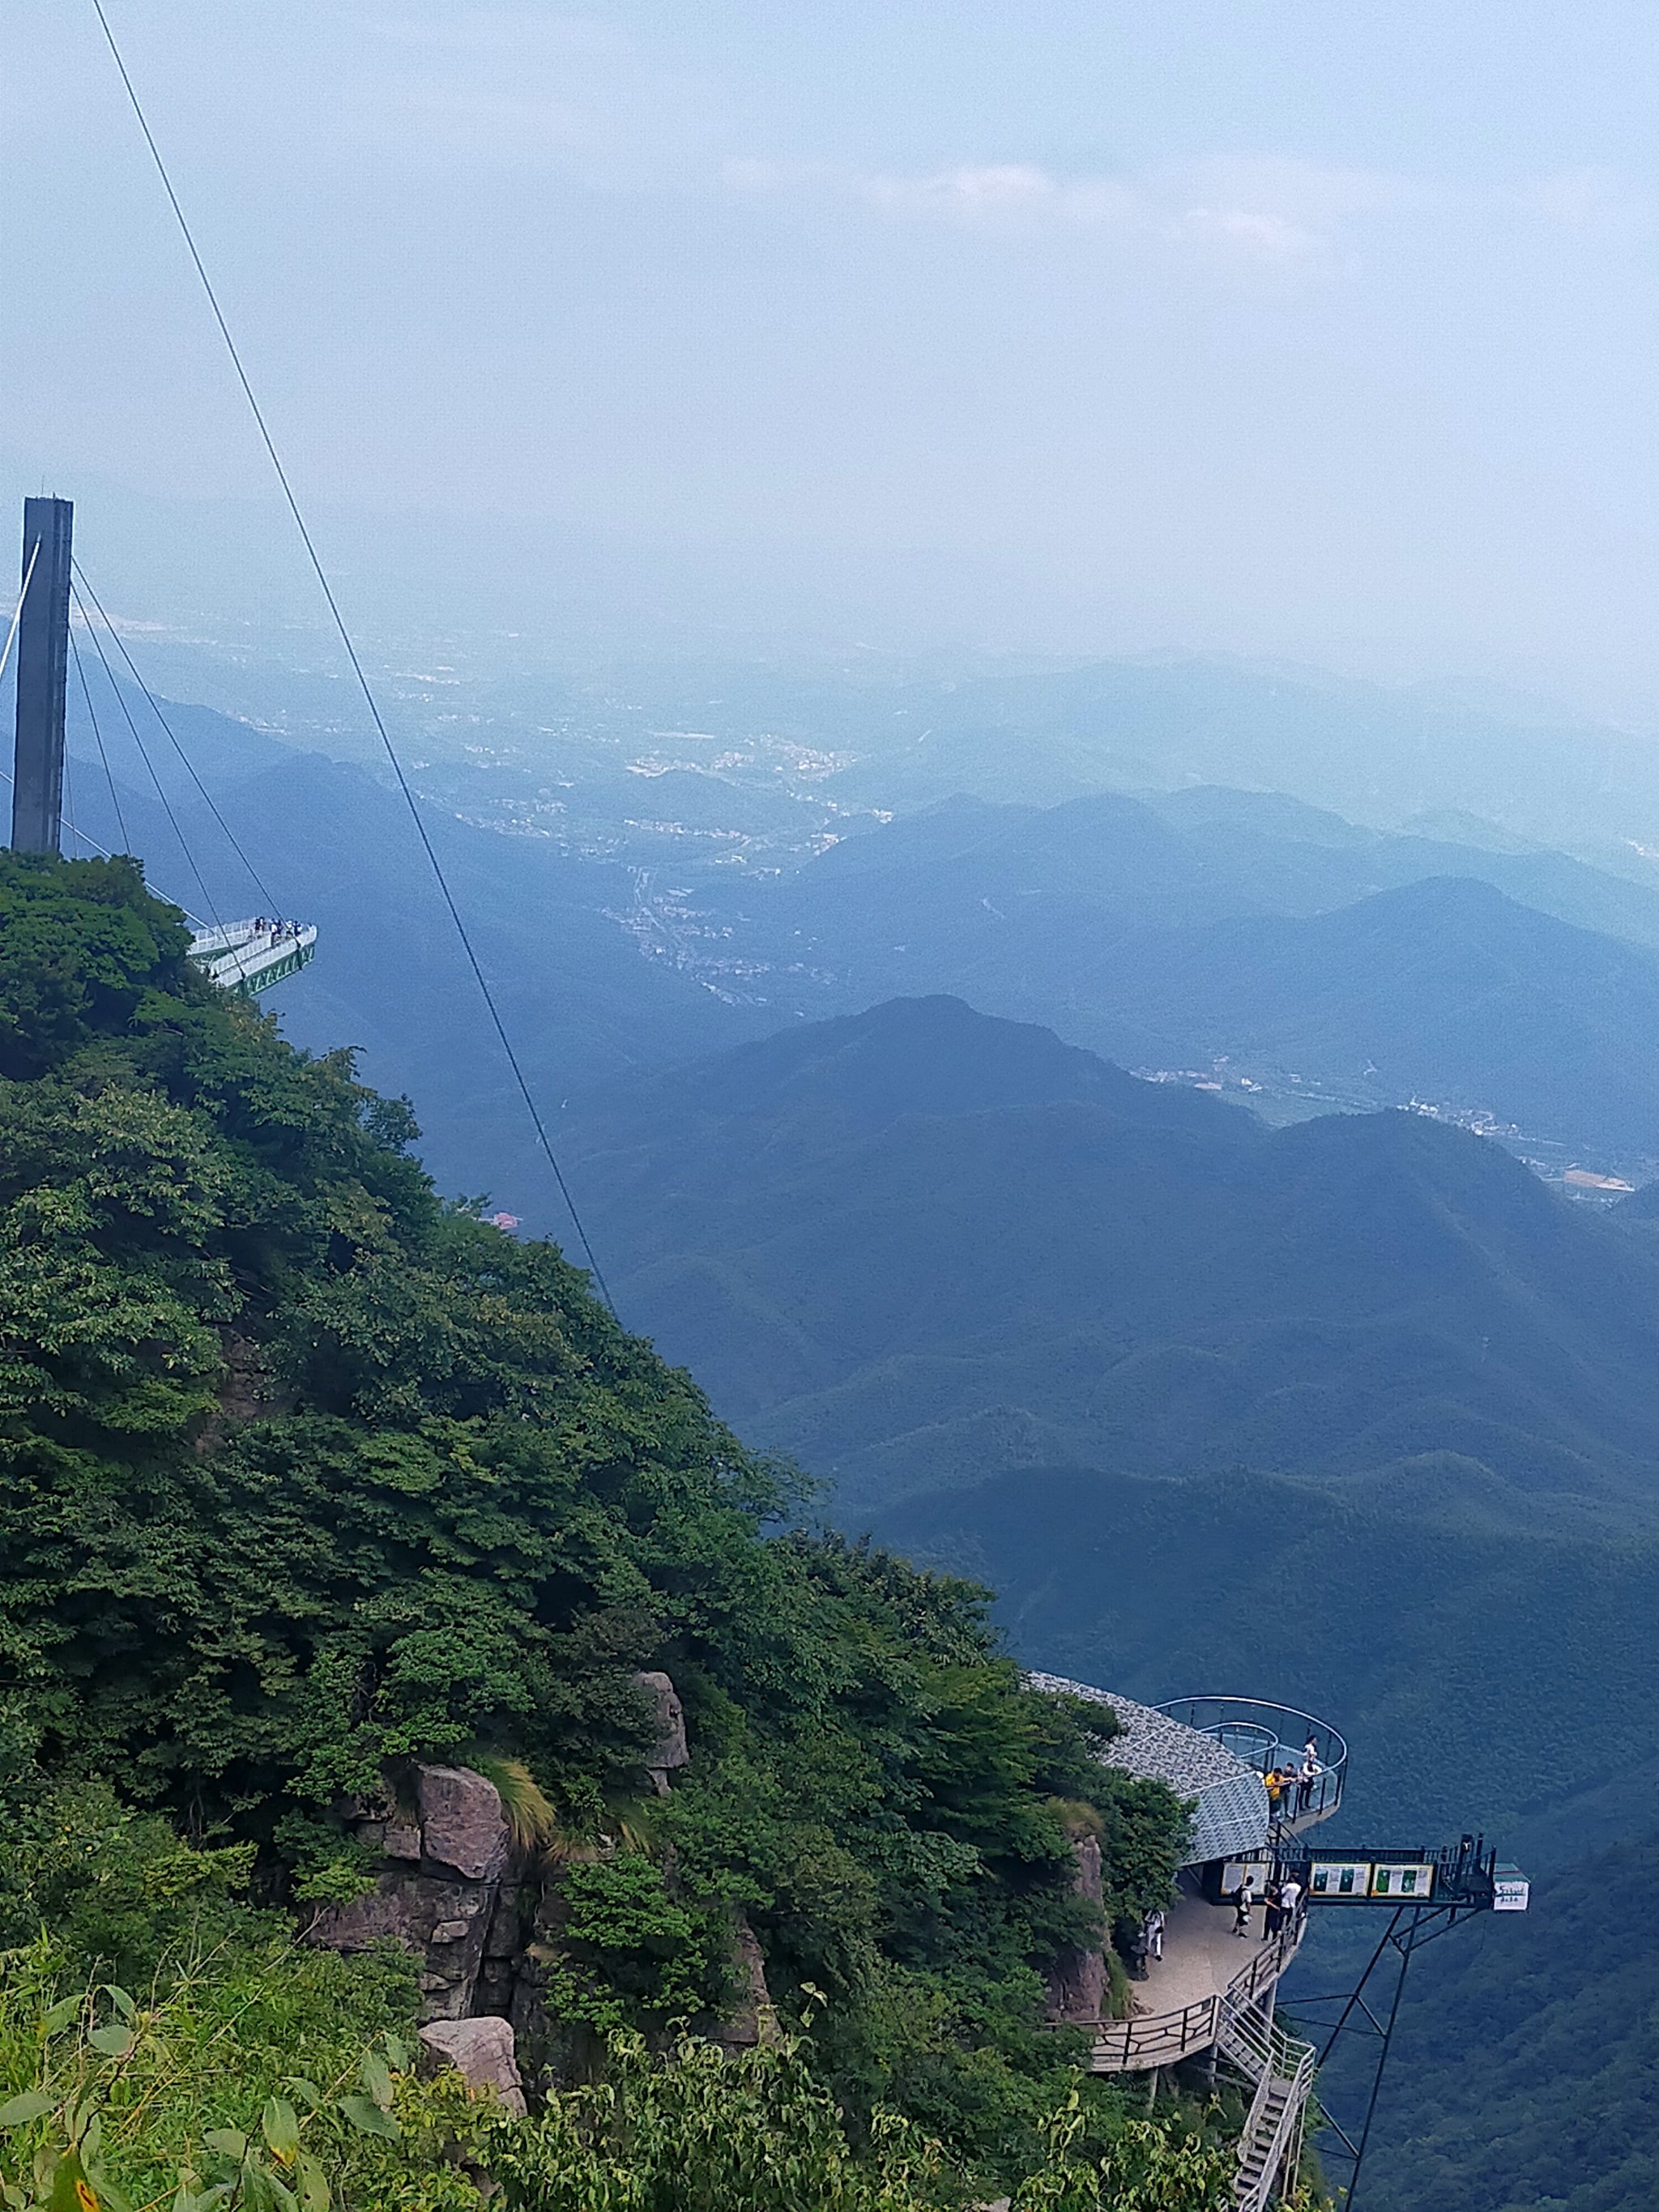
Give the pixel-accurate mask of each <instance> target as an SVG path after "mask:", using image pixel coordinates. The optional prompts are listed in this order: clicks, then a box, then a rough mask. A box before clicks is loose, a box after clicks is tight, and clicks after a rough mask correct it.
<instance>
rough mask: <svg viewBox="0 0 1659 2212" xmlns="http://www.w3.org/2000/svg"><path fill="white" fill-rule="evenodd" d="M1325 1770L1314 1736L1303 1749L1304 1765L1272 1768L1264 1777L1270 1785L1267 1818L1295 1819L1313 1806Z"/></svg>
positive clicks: (1268, 1787) (1287, 1764) (1287, 1763)
mask: <svg viewBox="0 0 1659 2212" xmlns="http://www.w3.org/2000/svg"><path fill="white" fill-rule="evenodd" d="M1324 1771H1325V1770H1324V1768H1323V1766H1322V1765H1321V1764H1320V1759H1319V1747H1318V1746H1317V1745H1316V1743H1315V1741H1314V1740H1313V1738H1312V1737H1311V1736H1310V1737H1309V1738H1308V1741H1306V1743H1304V1745H1303V1747H1302V1764H1301V1765H1300V1766H1293V1765H1291V1764H1290V1763H1289V1762H1288V1761H1287V1762H1286V1763H1285V1765H1283V1766H1273V1767H1270V1768H1269V1769H1268V1770H1267V1773H1266V1774H1264V1775H1263V1776H1262V1780H1263V1781H1264V1782H1265V1783H1266V1784H1267V1816H1268V1818H1269V1819H1270V1820H1294V1819H1295V1818H1296V1817H1297V1814H1301V1813H1305V1812H1306V1811H1307V1810H1308V1809H1309V1808H1310V1806H1311V1805H1312V1803H1313V1794H1314V1789H1315V1785H1316V1784H1317V1782H1318V1780H1319V1778H1320V1776H1321V1775H1322V1773H1323V1772H1324Z"/></svg>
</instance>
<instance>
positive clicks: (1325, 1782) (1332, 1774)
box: [1157, 1694, 1348, 1830]
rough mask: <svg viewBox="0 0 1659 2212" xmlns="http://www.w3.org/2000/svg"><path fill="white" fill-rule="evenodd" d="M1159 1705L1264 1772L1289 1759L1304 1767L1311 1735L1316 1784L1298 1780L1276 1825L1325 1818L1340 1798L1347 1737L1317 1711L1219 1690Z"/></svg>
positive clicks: (1290, 1826)
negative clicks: (1226, 1693)
mask: <svg viewBox="0 0 1659 2212" xmlns="http://www.w3.org/2000/svg"><path fill="white" fill-rule="evenodd" d="M1157 1710H1158V1711H1159V1712H1160V1713H1167V1714H1168V1715H1169V1717H1170V1719H1171V1720H1176V1721H1180V1722H1182V1723H1184V1725H1185V1726H1186V1727H1188V1728H1190V1729H1197V1731H1198V1733H1199V1734H1200V1735H1208V1736H1213V1737H1214V1739H1215V1740H1216V1741H1217V1742H1218V1743H1219V1744H1221V1745H1222V1746H1223V1747H1225V1749H1227V1750H1228V1751H1231V1753H1232V1754H1233V1756H1234V1757H1235V1758H1236V1759H1242V1760H1243V1763H1244V1765H1247V1766H1253V1767H1254V1768H1255V1770H1256V1771H1257V1772H1258V1773H1259V1774H1266V1773H1267V1771H1268V1770H1269V1769H1270V1768H1272V1767H1275V1766H1281V1765H1287V1764H1288V1765H1292V1766H1296V1767H1298V1768H1299V1767H1300V1765H1301V1764H1302V1759H1303V1750H1304V1745H1305V1744H1307V1743H1309V1742H1310V1741H1311V1743H1312V1744H1313V1747H1314V1751H1315V1754H1316V1757H1317V1759H1318V1761H1319V1772H1318V1774H1317V1775H1316V1777H1315V1778H1314V1780H1313V1782H1312V1783H1311V1784H1299V1785H1298V1787H1297V1795H1296V1797H1295V1799H1294V1800H1293V1801H1292V1802H1291V1805H1290V1806H1289V1807H1288V1808H1285V1809H1284V1810H1283V1811H1282V1813H1281V1814H1279V1816H1278V1817H1277V1818H1276V1819H1275V1820H1274V1823H1273V1825H1274V1826H1275V1828H1280V1827H1283V1828H1286V1829H1291V1830H1294V1827H1295V1825H1296V1823H1297V1822H1298V1821H1300V1820H1324V1819H1326V1818H1328V1816H1329V1815H1330V1814H1332V1813H1334V1812H1335V1810H1336V1808H1337V1807H1338V1806H1339V1805H1340V1803H1341V1802H1342V1787H1343V1784H1344V1782H1345V1781H1346V1775H1347V1765H1348V1745H1347V1739H1346V1737H1345V1736H1344V1735H1342V1734H1341V1732H1340V1730H1339V1729H1334V1728H1333V1727H1332V1726H1331V1724H1330V1723H1329V1722H1328V1721H1322V1720H1321V1719H1320V1718H1319V1717H1318V1716H1317V1714H1316V1713H1310V1712H1304V1711H1303V1710H1302V1709H1301V1707H1300V1706H1297V1705H1274V1704H1273V1703H1272V1701H1271V1700H1270V1699H1265V1698H1235V1697H1231V1696H1223V1695H1219V1694H1210V1695H1206V1696H1203V1697H1196V1698H1171V1699H1168V1700H1167V1701H1166V1702H1165V1703H1164V1704H1163V1705H1159V1706H1158V1708H1157ZM1281 1753H1282V1754H1284V1756H1283V1757H1281V1756H1280V1754H1281ZM1304 1790H1305V1791H1306V1796H1305V1798H1304Z"/></svg>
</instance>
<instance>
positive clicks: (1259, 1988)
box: [1030, 1674, 1348, 2212]
mask: <svg viewBox="0 0 1659 2212" xmlns="http://www.w3.org/2000/svg"><path fill="white" fill-rule="evenodd" d="M1030 1681H1031V1684H1032V1686H1033V1687H1034V1688H1036V1689H1040V1690H1048V1691H1051V1692H1059V1693H1060V1694H1063V1695H1069V1696H1071V1697H1074V1698H1083V1699H1088V1700H1090V1701H1091V1703H1094V1704H1097V1705H1105V1706H1108V1707H1109V1709H1110V1710H1111V1711H1112V1713H1113V1714H1114V1715H1115V1717H1116V1719H1117V1722H1118V1727H1119V1732H1118V1733H1117V1734H1116V1735H1114V1736H1113V1737H1112V1738H1111V1739H1110V1740H1109V1741H1108V1743H1107V1744H1106V1745H1105V1746H1104V1747H1103V1750H1102V1752H1101V1759H1102V1761H1103V1764H1105V1765H1109V1766H1115V1767H1117V1768H1119V1769H1120V1770H1121V1771H1123V1772H1124V1773H1127V1774H1133V1775H1137V1776H1139V1777H1140V1778H1142V1779H1144V1780H1146V1781H1154V1782H1162V1783H1164V1784H1166V1785H1167V1786H1168V1787H1169V1788H1170V1789H1171V1790H1174V1791H1175V1793H1176V1796H1178V1797H1182V1798H1184V1799H1185V1800H1186V1801H1187V1802H1188V1803H1189V1804H1190V1805H1191V1806H1192V1808H1193V1825H1192V1831H1191V1834H1190V1836H1189V1838H1188V1845H1187V1857H1186V1863H1185V1864H1184V1865H1183V1866H1182V1869H1181V1872H1180V1877H1179V1889H1178V1893H1177V1895H1176V1899H1174V1901H1173V1902H1172V1903H1171V1904H1170V1905H1169V1906H1168V1907H1167V1908H1166V1909H1165V1911H1164V1914H1163V1916H1162V1923H1161V1925H1159V1924H1158V1922H1157V1921H1156V1920H1152V1921H1149V1922H1148V1923H1147V1925H1146V1928H1145V1929H1142V1931H1141V1941H1140V1942H1139V1945H1138V1946H1135V1947H1132V1948H1134V1949H1135V1950H1137V1951H1138V1953H1139V1956H1138V1958H1137V1966H1138V1968H1139V1979H1138V1980H1135V1981H1133V1982H1132V1983H1131V1984H1130V1988H1131V1996H1130V2009H1129V2010H1128V2011H1127V2014H1125V2015H1122V2016H1121V2017H1119V2018H1113V2017H1110V2016H1109V2015H1108V2014H1107V2013H1106V2012H1105V2010H1104V2009H1103V1999H1104V1992H1105V1990H1106V1989H1107V1988H1108V1987H1109V1981H1108V1978H1107V1976H1106V1975H1105V1973H1104V1972H1103V1971H1101V1969H1102V1967H1103V1961H1098V1960H1097V1961H1094V1962H1093V1971H1091V1972H1081V1973H1076V1974H1073V1975H1070V1976H1064V1977H1060V1978H1057V1979H1056V1982H1055V1984H1054V1988H1053V1990H1052V1993H1051V2002H1053V2004H1054V2012H1053V2017H1054V2021H1055V2023H1056V2025H1059V2026H1065V2027H1078V2028H1084V2029H1086V2030H1088V2031H1089V2032H1090V2034H1091V2051H1090V2056H1089V2059H1088V2062H1087V2063H1088V2066H1089V2070H1090V2071H1091V2073H1095V2074H1146V2073H1152V2072H1153V2071H1154V2070H1155V2069H1158V2068H1161V2067H1164V2066H1176V2065H1179V2064H1180V2063H1182V2062H1183V2061H1185V2060H1188V2059H1207V2061H1208V2063H1209V2064H1210V2066H1211V2068H1212V2069H1213V2068H1214V2067H1215V2065H1216V2064H1217V2063H1218V2062H1219V2061H1225V2063H1226V2065H1227V2066H1228V2068H1229V2069H1230V2070H1231V2072H1232V2073H1234V2074H1236V2075H1238V2076H1239V2077H1240V2078H1241V2079H1242V2080H1243V2081H1244V2083H1245V2084H1246V2086H1247V2088H1248V2090H1249V2108H1248V2110H1247V2112H1246V2115H1245V2120H1244V2126H1243V2131H1242V2133H1241V2136H1240V2138H1239V2147H1238V2171H1237V2179H1236V2182H1235V2186H1234V2191H1233V2200H1232V2201H1233V2204H1234V2207H1235V2212H1264V2208H1265V2207H1266V2206H1267V2204H1268V2203H1270V2202H1271V2201H1272V2200H1273V2197H1275V2196H1276V2195H1277V2194H1278V2193H1279V2191H1280V2189H1281V2187H1282V2186H1286V2185H1288V2184H1289V2182H1290V2181H1291V2180H1293V2179H1294V2177H1295V2175H1296V2173H1297V2169H1298V2166H1299V2164H1300V2160H1301V2154H1302V2136H1303V2130H1304V2125H1305V2124H1306V2113H1307V2107H1308V2097H1309V2093H1310V2090H1311V2088H1312V2087H1313V2078H1314V2068H1315V2054H1314V2049H1313V2045H1311V2044H1310V2043H1305V2042H1304V2041H1302V2040H1301V2039H1299V2038H1297V2037H1296V2036H1292V2035H1287V2034H1286V2033H1285V2032H1284V2030H1283V2029H1282V2028H1281V2027H1279V2025H1278V2023H1277V2022H1276V2021H1275V2020H1274V2018H1273V2000H1274V1996H1275V1992H1276V1991H1277V1989H1278V1985H1279V1978H1280V1976H1281V1975H1282V1974H1283V1973H1284V1972H1285V1968H1286V1967H1287V1966H1289V1965H1290V1963H1291V1960H1293V1959H1294V1958H1295V1956H1296V1954H1297V1948H1298V1947H1299V1945H1300V1943H1301V1942H1302V1936H1303V1932H1304V1929H1305V1928H1306V1926H1307V1917H1308V1893H1307V1887H1306V1885H1307V1881H1308V1879H1309V1876H1308V1871H1307V1869H1306V1867H1305V1865H1304V1869H1303V1871H1302V1873H1301V1874H1300V1875H1297V1872H1296V1871H1295V1869H1294V1867H1291V1866H1290V1863H1289V1861H1288V1860H1285V1865H1286V1867H1287V1869H1288V1870H1287V1871H1286V1872H1285V1875H1284V1877H1283V1879H1284V1881H1285V1883H1286V1884H1288V1885H1290V1887H1279V1886H1278V1884H1277V1883H1276V1882H1275V1873H1276V1870H1277V1869H1279V1865H1280V1863H1281V1860H1282V1859H1284V1857H1285V1854H1286V1853H1287V1851H1288V1852H1289V1853H1290V1854H1292V1855H1294V1854H1297V1853H1299V1852H1302V1851H1304V1850H1305V1846H1301V1845H1298V1844H1297V1841H1296V1839H1297V1838H1298V1837H1299V1836H1301V1835H1302V1834H1303V1833H1304V1832H1305V1831H1307V1830H1308V1829H1310V1828H1313V1827H1316V1826H1318V1824H1319V1823H1320V1822H1321V1821H1322V1820H1329V1818H1330V1817H1331V1815H1332V1814H1333V1813H1334V1812H1335V1811H1336V1809H1337V1808H1338V1807H1339V1806H1340V1803H1341V1802H1342V1790H1343V1784H1344V1781H1345V1778H1346V1771H1347V1760H1348V1747H1347V1745H1346V1742H1345V1741H1343V1739H1342V1737H1341V1736H1340V1735H1338V1733H1337V1731H1336V1730H1335V1729H1334V1728H1332V1727H1331V1726H1330V1724H1329V1723H1328V1722H1325V1721H1322V1720H1320V1719H1318V1718H1317V1717H1316V1716H1315V1715H1313V1714H1311V1713H1305V1712H1302V1711H1298V1710H1297V1708H1295V1707H1294V1706H1289V1705H1272V1704H1268V1703H1265V1702H1263V1701H1262V1700H1261V1699H1250V1698H1232V1697H1220V1696H1217V1697H1202V1698H1178V1699H1174V1700H1172V1701H1171V1702H1170V1704H1168V1705H1140V1704H1138V1703H1137V1702H1136V1701H1135V1699H1132V1698H1122V1697H1119V1696H1117V1695H1115V1693H1114V1692H1110V1691H1108V1690H1100V1689H1097V1688H1096V1687H1095V1686H1093V1685H1092V1684H1091V1683H1086V1682H1073V1681H1069V1680H1066V1679H1065V1678H1064V1677H1062V1676H1060V1675H1057V1674H1033V1675H1032V1676H1030ZM1270 1884H1271V1885H1273V1911H1272V1917H1271V1920H1270V1918H1269V1913H1268V1907H1267V1890H1268V1887H1269V1886H1270ZM1241 1893H1243V1902H1242V1903H1241ZM1286 1899H1288V1900H1289V1901H1288V1904H1287V1903H1286V1901H1285V1900H1286Z"/></svg>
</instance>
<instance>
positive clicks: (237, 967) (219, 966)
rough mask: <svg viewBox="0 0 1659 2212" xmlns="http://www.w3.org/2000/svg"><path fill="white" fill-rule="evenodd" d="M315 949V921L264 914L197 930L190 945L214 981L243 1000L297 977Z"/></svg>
mask: <svg viewBox="0 0 1659 2212" xmlns="http://www.w3.org/2000/svg"><path fill="white" fill-rule="evenodd" d="M316 948H317V930H316V926H315V924H314V923H313V922H309V921H274V920H270V919H268V918H267V917H265V916H264V915H260V916H259V917H258V919H257V920H255V921H228V922H224V923H222V924H221V925H220V926H219V927H217V928H216V929H198V930H197V933H196V934H195V936H194V937H193V938H192V939H191V945H190V951H191V959H193V960H195V961H196V962H197V963H199V965H200V966H201V967H202V968H204V969H205V970H206V972H207V974H208V976H209V977H210V980H211V981H213V982H215V983H217V984H218V985H219V986H220V987H221V989H222V990H226V991H234V992H236V993H238V994H240V996H242V997H244V998H252V997H253V996H254V995H255V994H256V993H258V992H260V991H268V990H269V989H270V987H271V985H272V984H273V983H280V982H281V981H282V980H283V977H284V976H285V975H297V974H298V972H299V970H300V969H301V968H303V967H305V966H306V965H307V963H308V962H309V961H310V959H311V957H312V954H313V952H314V951H316Z"/></svg>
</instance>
